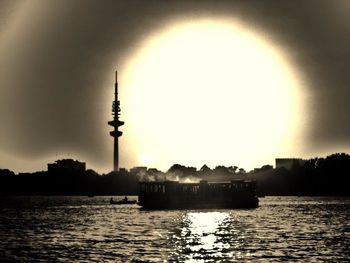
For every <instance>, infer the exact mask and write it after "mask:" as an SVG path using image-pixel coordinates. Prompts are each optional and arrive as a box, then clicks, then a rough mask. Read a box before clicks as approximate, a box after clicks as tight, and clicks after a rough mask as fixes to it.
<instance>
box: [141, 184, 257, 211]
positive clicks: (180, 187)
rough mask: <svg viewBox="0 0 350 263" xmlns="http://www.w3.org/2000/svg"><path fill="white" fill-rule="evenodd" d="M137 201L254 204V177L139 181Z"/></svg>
mask: <svg viewBox="0 0 350 263" xmlns="http://www.w3.org/2000/svg"><path fill="white" fill-rule="evenodd" d="M138 199H139V202H138V205H140V206H142V207H143V208H145V209H234V208H257V207H258V206H259V199H258V197H257V193H256V181H252V180H231V181H228V182H208V181H206V180H202V181H200V182H199V183H180V182H177V181H165V182H140V192H139V198H138Z"/></svg>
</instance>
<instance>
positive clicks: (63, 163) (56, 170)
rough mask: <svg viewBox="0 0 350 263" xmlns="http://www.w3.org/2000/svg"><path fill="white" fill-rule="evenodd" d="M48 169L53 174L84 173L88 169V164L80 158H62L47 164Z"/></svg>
mask: <svg viewBox="0 0 350 263" xmlns="http://www.w3.org/2000/svg"><path fill="white" fill-rule="evenodd" d="M47 171H48V173H49V174H51V175H62V176H63V175H72V174H73V175H74V174H75V175H82V174H84V173H85V171H86V164H85V163H84V162H79V161H78V160H73V159H62V160H57V161H55V162H54V163H49V164H47Z"/></svg>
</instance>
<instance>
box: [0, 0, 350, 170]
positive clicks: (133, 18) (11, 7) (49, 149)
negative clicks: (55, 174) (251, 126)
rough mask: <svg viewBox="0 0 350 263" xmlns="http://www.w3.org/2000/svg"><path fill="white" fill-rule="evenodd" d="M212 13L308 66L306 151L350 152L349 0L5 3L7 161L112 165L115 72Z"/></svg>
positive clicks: (1, 7)
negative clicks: (156, 37) (165, 31)
mask: <svg viewBox="0 0 350 263" xmlns="http://www.w3.org/2000/svg"><path fill="white" fill-rule="evenodd" d="M205 17H210V18H211V19H214V20H215V19H220V18H221V17H226V18H227V17H232V18H234V19H237V20H240V21H242V22H244V24H245V25H247V28H248V29H249V28H251V29H252V30H255V31H259V32H262V34H263V35H264V36H266V38H268V39H270V40H271V41H272V42H273V44H274V45H275V46H276V47H277V48H281V49H283V50H284V51H285V52H286V53H287V55H288V58H289V59H290V60H291V61H292V64H293V65H294V67H295V68H296V70H297V71H298V72H300V73H301V75H302V76H303V77H302V83H303V86H304V90H305V93H306V94H307V96H308V99H307V103H308V105H307V106H308V107H307V108H308V112H307V118H306V122H307V123H306V125H307V127H308V131H307V134H305V137H306V140H305V141H304V142H303V144H304V145H302V148H303V151H302V153H301V154H300V157H313V156H317V155H326V154H330V153H333V152H340V151H343V152H349V149H350V117H349V116H350V107H349V98H350V74H349V72H348V69H349V68H350V2H349V1H348V0H332V1H329V0H327V1H326V0H309V1H304V0H294V1H280V0H265V1H260V0H256V1H253V0H250V1H246V0H241V1H222V0H218V1H205V0H204V1H188V0H187V1H158V0H157V1H156V0H150V1H142V0H140V1H89V0H84V1H79V0H76V1H68V0H62V1H58V0H57V1H54V0H48V1H46V0H30V1H25V0H21V1H16V0H2V1H0V168H9V169H11V170H14V171H16V172H23V171H34V170H45V169H46V163H47V162H52V161H54V160H55V159H58V158H63V157H64V158H66V157H69V158H78V159H80V160H84V161H86V162H87V164H88V165H87V166H88V168H93V169H95V170H97V171H103V172H106V171H108V170H110V169H111V167H112V149H113V148H112V147H113V146H112V138H111V137H110V136H109V134H108V131H109V130H110V127H108V126H107V121H108V120H110V118H111V115H110V108H111V103H112V100H113V92H114V90H113V82H114V73H113V72H114V70H115V69H118V71H119V72H122V71H123V65H126V64H127V61H128V59H130V57H132V56H133V54H135V53H136V52H137V50H138V49H139V48H141V46H140V45H141V44H142V43H143V40H144V39H145V38H147V37H148V36H149V35H151V34H153V33H154V32H156V31H157V30H158V29H159V28H161V27H162V25H164V24H167V23H169V21H172V20H176V19H180V20H186V21H191V20H195V19H197V18H205ZM121 74H122V73H121ZM120 88H121V89H122V87H120ZM122 106H123V102H122ZM124 107H127V105H125V106H124ZM305 114H306V113H305ZM126 125H127V120H126ZM125 136H127V135H125ZM296 144H297V142H296ZM299 152H300V151H298V153H299ZM120 154H121V166H125V167H129V168H130V167H132V166H135V165H138V163H137V160H136V159H135V156H134V154H133V152H132V150H130V148H129V147H128V145H127V144H126V143H125V142H124V143H123V141H122V142H121V149H120ZM276 157H278V156H276ZM293 157H298V156H293ZM188 164H189V165H191V163H190V162H189V163H188ZM271 164H273V160H271Z"/></svg>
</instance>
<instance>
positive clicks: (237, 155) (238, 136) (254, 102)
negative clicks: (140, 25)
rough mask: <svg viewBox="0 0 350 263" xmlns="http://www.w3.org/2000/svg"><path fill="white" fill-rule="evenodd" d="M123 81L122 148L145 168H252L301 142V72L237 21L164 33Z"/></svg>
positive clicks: (147, 44) (131, 64)
mask: <svg viewBox="0 0 350 263" xmlns="http://www.w3.org/2000/svg"><path fill="white" fill-rule="evenodd" d="M121 82H122V87H123V89H122V92H121V99H122V103H123V105H124V107H125V111H124V116H123V118H124V119H125V120H126V123H127V124H128V125H127V126H126V128H125V133H124V134H125V138H124V142H122V143H124V144H125V146H127V145H128V146H132V148H133V151H134V154H135V160H142V164H143V165H148V166H154V167H158V168H163V169H167V168H169V166H170V165H172V164H174V163H182V164H185V165H193V166H197V167H200V166H201V165H203V164H207V165H209V166H216V165H219V164H223V165H238V166H240V167H248V168H252V167H254V166H258V165H262V164H266V163H271V161H273V159H274V158H275V157H277V156H281V155H283V156H285V155H288V154H289V155H290V154H292V153H293V152H294V153H296V152H297V150H298V149H297V148H298V147H299V145H300V144H301V143H302V134H303V129H304V127H303V125H302V117H301V115H302V113H303V112H304V106H303V99H302V96H301V88H300V84H299V83H298V77H297V75H296V73H295V72H294V71H293V70H292V68H291V66H289V65H288V63H287V62H286V59H285V56H283V52H281V51H279V50H278V49H276V48H274V47H273V45H272V44H271V43H270V42H269V41H268V40H266V39H264V38H262V37H261V36H259V34H257V33H256V32H252V31H250V30H247V29H246V28H244V27H243V26H242V25H240V24H239V23H235V22H234V21H212V20H198V21H191V22H181V23H177V24H175V25H171V26H169V27H167V28H166V29H164V30H162V31H160V32H157V34H154V35H152V36H151V37H149V38H148V39H146V40H144V42H142V43H141V45H140V49H139V50H138V51H137V52H136V53H135V54H134V56H133V57H132V58H130V60H129V61H128V63H127V65H126V68H125V71H124V73H123V74H122V79H121ZM135 165H138V163H137V161H136V163H135Z"/></svg>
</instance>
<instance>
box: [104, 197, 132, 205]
mask: <svg viewBox="0 0 350 263" xmlns="http://www.w3.org/2000/svg"><path fill="white" fill-rule="evenodd" d="M136 202H137V201H136V200H128V198H127V197H124V199H123V200H117V201H114V200H113V198H112V197H111V199H110V200H109V203H110V204H111V205H133V204H136Z"/></svg>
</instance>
